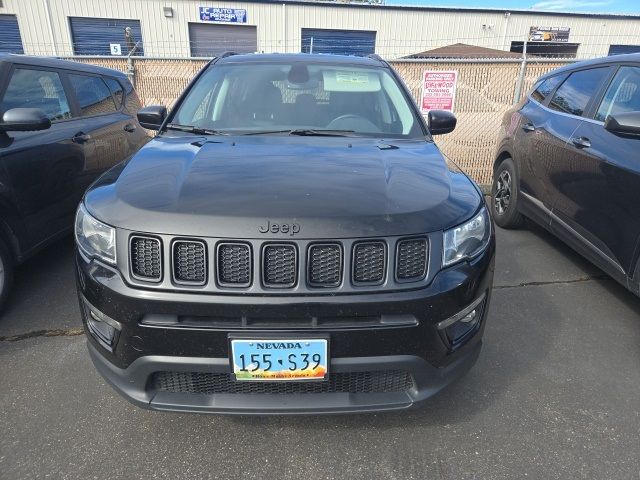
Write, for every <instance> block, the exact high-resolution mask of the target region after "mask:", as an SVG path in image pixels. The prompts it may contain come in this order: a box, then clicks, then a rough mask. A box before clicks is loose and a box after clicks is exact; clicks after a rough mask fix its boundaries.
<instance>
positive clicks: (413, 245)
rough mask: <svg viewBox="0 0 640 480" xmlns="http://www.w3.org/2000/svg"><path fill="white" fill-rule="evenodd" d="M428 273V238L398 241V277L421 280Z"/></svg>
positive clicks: (405, 279) (399, 278) (400, 278)
mask: <svg viewBox="0 0 640 480" xmlns="http://www.w3.org/2000/svg"><path fill="white" fill-rule="evenodd" d="M426 273H427V240H426V239H425V238H412V239H409V240H401V241H400V242H398V253H397V255H396V278H397V279H398V280H403V281H407V280H419V279H421V278H424V276H425V275H426Z"/></svg>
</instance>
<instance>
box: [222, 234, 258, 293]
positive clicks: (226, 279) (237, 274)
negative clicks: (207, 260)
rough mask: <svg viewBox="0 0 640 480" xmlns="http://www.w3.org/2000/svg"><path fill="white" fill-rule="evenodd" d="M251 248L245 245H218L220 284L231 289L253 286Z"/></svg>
mask: <svg viewBox="0 0 640 480" xmlns="http://www.w3.org/2000/svg"><path fill="white" fill-rule="evenodd" d="M251 261H252V258H251V247H250V246H249V245H247V244H245V243H222V244H220V245H218V262H217V269H218V283H219V284H220V285H223V286H230V287H246V286H249V285H250V284H251Z"/></svg>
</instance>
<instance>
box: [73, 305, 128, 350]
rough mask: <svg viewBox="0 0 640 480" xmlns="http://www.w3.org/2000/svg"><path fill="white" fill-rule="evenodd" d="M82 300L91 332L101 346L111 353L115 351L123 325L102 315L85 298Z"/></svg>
mask: <svg viewBox="0 0 640 480" xmlns="http://www.w3.org/2000/svg"><path fill="white" fill-rule="evenodd" d="M82 300H83V302H82V303H83V305H84V318H85V320H86V322H87V328H88V330H89V332H90V333H91V335H92V336H93V338H95V339H96V340H97V341H98V342H99V343H100V345H102V346H103V347H104V348H106V349H107V350H109V351H113V347H114V346H115V344H116V342H117V341H118V336H119V334H120V331H121V330H122V325H121V324H120V323H119V322H117V321H115V320H114V319H113V318H111V317H109V316H107V315H105V314H104V313H102V312H101V311H100V310H98V309H97V308H96V307H94V306H93V305H91V304H90V303H89V302H88V301H87V300H86V299H84V298H83V299H82Z"/></svg>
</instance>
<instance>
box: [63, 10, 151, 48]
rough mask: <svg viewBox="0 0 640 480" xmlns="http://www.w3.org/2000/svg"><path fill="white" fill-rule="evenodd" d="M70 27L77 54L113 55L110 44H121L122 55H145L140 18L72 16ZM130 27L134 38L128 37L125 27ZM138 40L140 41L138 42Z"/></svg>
mask: <svg viewBox="0 0 640 480" xmlns="http://www.w3.org/2000/svg"><path fill="white" fill-rule="evenodd" d="M69 27H70V28H71V38H72V39H73V53H74V54H75V55H111V48H110V44H112V43H117V44H120V46H121V50H122V55H125V56H126V55H128V54H129V53H130V52H132V51H133V50H134V47H135V46H136V44H137V47H136V48H135V53H133V55H144V49H143V45H142V30H141V28H140V21H138V20H122V19H117V18H86V17H70V18H69ZM126 28H130V29H131V33H132V38H130V39H127V37H126V35H125V29H126ZM138 42H140V43H139V44H138Z"/></svg>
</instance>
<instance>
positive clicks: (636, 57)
mask: <svg viewBox="0 0 640 480" xmlns="http://www.w3.org/2000/svg"><path fill="white" fill-rule="evenodd" d="M619 63H640V53H627V54H624V55H611V56H609V57H601V58H594V59H593V60H584V61H582V62H576V63H570V64H568V65H565V66H564V67H560V68H557V69H556V70H552V71H550V72H549V73H545V74H544V75H542V76H541V77H540V79H541V80H542V79H545V78H548V77H552V76H554V75H558V74H560V73H564V72H572V71H574V70H579V69H581V68H585V67H596V66H598V65H615V64H619Z"/></svg>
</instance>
